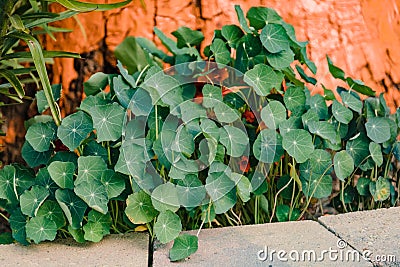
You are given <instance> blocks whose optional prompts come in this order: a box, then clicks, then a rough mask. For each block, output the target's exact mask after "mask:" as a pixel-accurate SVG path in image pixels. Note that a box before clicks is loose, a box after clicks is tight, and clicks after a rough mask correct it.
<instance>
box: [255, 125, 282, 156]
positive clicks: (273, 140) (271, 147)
mask: <svg viewBox="0 0 400 267" xmlns="http://www.w3.org/2000/svg"><path fill="white" fill-rule="evenodd" d="M283 152H284V151H283V148H282V136H281V135H280V134H278V133H277V132H276V131H275V130H272V129H264V130H262V131H261V132H260V133H259V135H258V136H257V139H256V141H255V142H254V144H253V153H254V156H255V157H256V159H258V160H259V161H261V162H264V163H273V162H277V161H278V160H280V158H281V156H282V155H283Z"/></svg>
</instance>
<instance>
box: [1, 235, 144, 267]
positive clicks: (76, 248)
mask: <svg viewBox="0 0 400 267" xmlns="http://www.w3.org/2000/svg"><path fill="white" fill-rule="evenodd" d="M148 241H149V236H148V235H147V234H145V233H130V234H126V235H110V236H107V237H105V238H104V239H103V240H102V241H101V242H99V243H86V244H78V243H76V242H75V241H74V240H72V239H64V240H57V241H55V242H44V243H40V244H38V245H31V246H27V247H24V246H21V245H17V244H12V245H0V266H4V267H6V266H7V267H8V266H27V267H28V266H41V267H47V266H85V267H86V266H138V267H145V266H147V262H148V253H147V252H148Z"/></svg>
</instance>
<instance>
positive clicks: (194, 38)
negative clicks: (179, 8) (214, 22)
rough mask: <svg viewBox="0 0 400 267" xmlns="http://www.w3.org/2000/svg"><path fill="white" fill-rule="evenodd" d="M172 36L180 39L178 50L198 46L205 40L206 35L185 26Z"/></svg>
mask: <svg viewBox="0 0 400 267" xmlns="http://www.w3.org/2000/svg"><path fill="white" fill-rule="evenodd" d="M172 35H173V36H175V37H176V38H177V39H178V43H177V45H178V48H183V47H191V46H197V45H200V44H201V42H202V41H203V40H204V35H203V33H202V32H201V31H195V30H192V29H190V28H188V27H185V26H181V27H179V29H177V30H176V31H173V32H172Z"/></svg>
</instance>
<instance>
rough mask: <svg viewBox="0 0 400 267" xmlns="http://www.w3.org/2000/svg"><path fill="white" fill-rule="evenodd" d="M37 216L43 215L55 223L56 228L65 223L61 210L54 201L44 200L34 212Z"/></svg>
mask: <svg viewBox="0 0 400 267" xmlns="http://www.w3.org/2000/svg"><path fill="white" fill-rule="evenodd" d="M36 216H37V217H39V216H41V217H45V218H46V219H48V220H50V221H53V222H54V223H55V224H56V227H57V229H60V228H61V227H63V226H64V225H65V217H64V214H63V211H62V209H61V207H60V205H58V203H57V202H56V201H53V200H46V201H45V202H44V203H43V205H42V206H40V207H39V210H38V212H37V214H36Z"/></svg>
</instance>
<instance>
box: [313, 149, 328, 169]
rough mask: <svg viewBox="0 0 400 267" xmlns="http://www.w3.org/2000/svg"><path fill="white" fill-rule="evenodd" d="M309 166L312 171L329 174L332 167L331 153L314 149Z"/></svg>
mask: <svg viewBox="0 0 400 267" xmlns="http://www.w3.org/2000/svg"><path fill="white" fill-rule="evenodd" d="M310 166H311V169H312V172H313V173H317V174H323V173H326V174H329V173H330V170H329V169H330V168H331V167H332V159H331V154H329V152H328V151H326V150H322V149H315V150H314V152H313V153H312V155H311V157H310Z"/></svg>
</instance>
